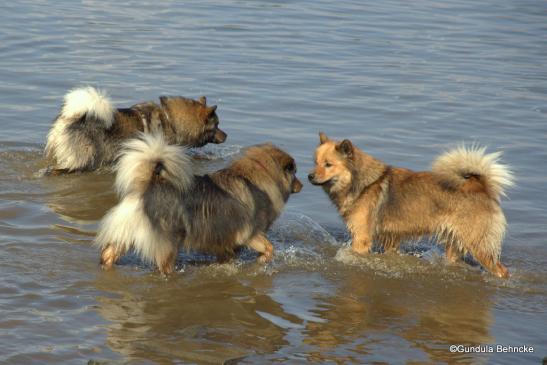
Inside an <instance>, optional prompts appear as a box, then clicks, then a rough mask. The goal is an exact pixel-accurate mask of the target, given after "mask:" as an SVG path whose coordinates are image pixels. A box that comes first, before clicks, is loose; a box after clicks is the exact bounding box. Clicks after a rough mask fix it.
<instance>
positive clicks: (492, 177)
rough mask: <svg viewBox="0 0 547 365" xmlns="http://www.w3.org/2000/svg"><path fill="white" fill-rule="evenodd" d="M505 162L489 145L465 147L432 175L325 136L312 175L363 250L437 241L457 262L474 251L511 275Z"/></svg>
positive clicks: (508, 176) (489, 264)
mask: <svg viewBox="0 0 547 365" xmlns="http://www.w3.org/2000/svg"><path fill="white" fill-rule="evenodd" d="M499 158H500V154H499V153H492V154H486V153H485V149H484V148H466V147H460V148H457V149H455V150H453V151H449V152H447V153H445V154H443V155H441V156H440V157H438V158H437V159H436V161H435V162H434V163H433V166H432V169H431V171H425V172H414V171H411V170H408V169H404V168H399V167H393V166H389V165H386V164H385V163H383V162H382V161H380V160H378V159H376V158H374V157H372V156H370V155H368V154H366V153H364V152H363V151H361V150H360V149H358V148H357V147H355V146H354V145H353V144H352V143H351V142H350V141H349V140H347V139H346V140H343V141H342V142H337V141H334V140H331V139H329V138H328V137H327V136H326V135H324V134H323V133H321V134H320V145H319V146H318V147H317V150H316V152H315V163H316V166H315V169H314V170H313V171H312V172H311V173H310V175H309V176H308V178H309V180H310V182H311V183H312V184H315V185H321V186H322V187H323V189H324V190H325V192H326V193H327V194H328V195H329V197H330V199H331V200H332V202H333V203H334V204H335V205H336V207H337V208H338V211H339V213H340V215H341V216H342V218H343V219H344V221H345V222H346V225H347V227H348V229H349V231H350V233H351V235H352V248H353V250H354V251H356V252H358V253H368V252H369V251H370V250H371V248H372V245H373V243H376V244H377V245H379V246H381V247H382V248H383V249H384V250H390V249H397V248H398V247H399V244H400V243H401V242H402V241H404V240H411V239H419V238H421V237H424V236H425V237H433V238H435V239H437V240H438V241H439V242H441V243H443V244H444V245H445V247H446V253H447V257H448V259H449V260H450V261H457V260H459V259H461V258H462V257H463V255H465V254H467V253H469V254H471V255H472V256H473V257H474V258H475V259H476V260H477V261H478V262H479V263H480V264H481V265H482V266H483V267H484V268H485V269H487V270H489V271H491V272H492V273H494V274H495V275H497V276H500V277H507V276H508V275H509V273H508V270H507V268H506V267H505V266H504V265H503V264H502V263H501V261H500V257H501V248H502V241H503V238H504V235H505V230H506V220H505V216H504V214H503V211H502V209H501V206H500V198H501V196H502V195H504V189H505V188H506V187H508V186H511V185H512V183H513V177H512V174H511V172H510V171H509V169H508V168H507V167H506V166H505V165H502V164H500V163H499Z"/></svg>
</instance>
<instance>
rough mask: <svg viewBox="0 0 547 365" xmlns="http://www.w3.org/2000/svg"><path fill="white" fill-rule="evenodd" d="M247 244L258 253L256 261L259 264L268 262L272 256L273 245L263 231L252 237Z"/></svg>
mask: <svg viewBox="0 0 547 365" xmlns="http://www.w3.org/2000/svg"><path fill="white" fill-rule="evenodd" d="M247 246H249V247H250V248H252V249H253V250H255V251H257V252H259V253H260V256H258V259H257V261H258V262H260V263H261V264H264V263H266V262H269V261H271V260H272V258H273V245H272V243H271V242H270V240H268V239H267V238H266V237H265V236H264V234H263V233H259V234H257V235H255V236H254V237H252V238H251V239H250V240H249V243H247Z"/></svg>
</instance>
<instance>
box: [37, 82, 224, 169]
mask: <svg viewBox="0 0 547 365" xmlns="http://www.w3.org/2000/svg"><path fill="white" fill-rule="evenodd" d="M218 123H219V120H218V116H217V114H216V106H215V105H213V106H208V105H207V101H206V99H205V97H201V98H200V99H199V100H198V101H196V100H191V99H186V98H183V97H180V96H174V97H169V96H162V97H160V104H156V103H154V102H144V103H140V104H136V105H133V106H132V107H130V108H126V109H116V108H114V106H113V105H112V103H111V101H110V99H109V98H108V97H107V96H106V95H105V94H104V93H102V92H101V91H99V90H97V89H95V88H93V87H84V88H79V89H75V90H72V91H70V92H69V93H67V94H66V95H65V98H64V103H63V106H62V107H61V111H60V112H59V115H58V116H57V118H56V119H55V121H54V122H53V126H52V128H51V130H50V132H49V134H48V137H47V144H46V149H45V153H46V156H47V157H48V158H49V159H50V161H51V166H52V172H53V173H62V172H74V171H84V170H94V169H96V168H98V167H101V166H103V165H108V164H110V163H112V162H113V161H114V160H115V159H116V157H117V156H118V153H119V150H120V148H121V145H122V143H123V142H124V141H126V140H127V139H129V138H133V137H135V136H136V135H137V134H138V133H140V132H145V133H149V132H150V133H151V132H159V133H162V134H163V135H164V137H165V139H166V140H167V141H168V142H169V143H175V144H181V145H185V146H189V147H200V146H203V145H205V144H207V143H222V142H224V141H225V140H226V134H225V133H224V132H223V131H222V130H220V129H219V128H218Z"/></svg>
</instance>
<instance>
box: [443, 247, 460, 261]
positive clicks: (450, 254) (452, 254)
mask: <svg viewBox="0 0 547 365" xmlns="http://www.w3.org/2000/svg"><path fill="white" fill-rule="evenodd" d="M462 258H463V255H462V252H461V251H460V250H459V249H458V248H457V247H455V246H454V245H453V244H447V245H446V259H447V260H448V262H450V263H451V264H455V263H456V262H459V261H460V260H461V259H462Z"/></svg>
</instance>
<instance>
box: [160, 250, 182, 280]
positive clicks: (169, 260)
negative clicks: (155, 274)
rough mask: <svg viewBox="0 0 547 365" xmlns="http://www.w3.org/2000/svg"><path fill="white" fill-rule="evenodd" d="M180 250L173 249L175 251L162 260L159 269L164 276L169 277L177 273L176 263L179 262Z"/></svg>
mask: <svg viewBox="0 0 547 365" xmlns="http://www.w3.org/2000/svg"><path fill="white" fill-rule="evenodd" d="M177 256H178V249H177V248H176V247H173V249H172V250H171V251H170V252H169V253H168V254H167V256H165V257H164V258H162V259H160V260H159V262H158V263H157V265H158V269H159V270H160V272H161V273H162V274H164V275H169V274H171V273H173V271H175V263H176V262H177Z"/></svg>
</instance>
